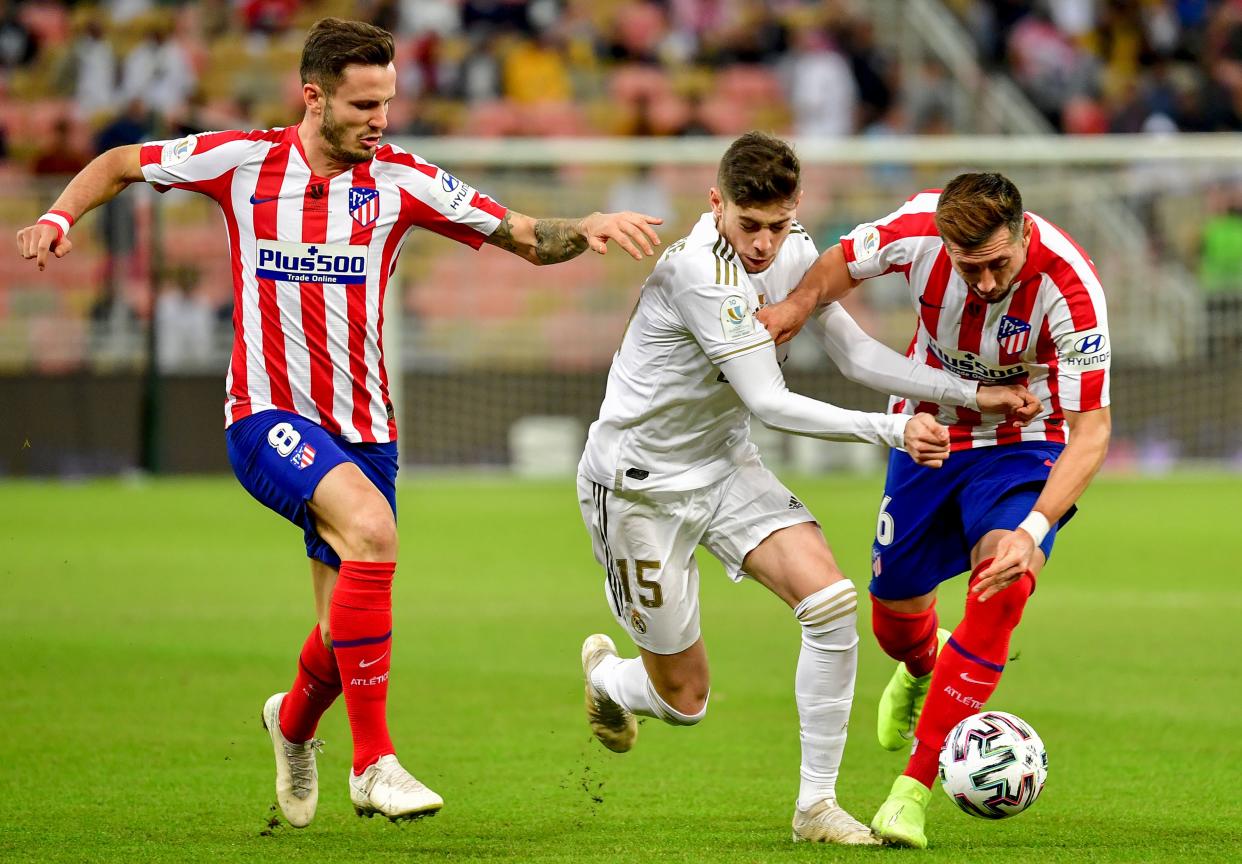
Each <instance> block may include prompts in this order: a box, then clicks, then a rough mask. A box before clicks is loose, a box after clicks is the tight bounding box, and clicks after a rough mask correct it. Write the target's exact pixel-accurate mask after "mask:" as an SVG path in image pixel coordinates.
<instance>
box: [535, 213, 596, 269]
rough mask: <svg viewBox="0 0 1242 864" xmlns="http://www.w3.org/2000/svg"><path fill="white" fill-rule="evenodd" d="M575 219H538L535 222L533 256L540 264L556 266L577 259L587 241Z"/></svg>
mask: <svg viewBox="0 0 1242 864" xmlns="http://www.w3.org/2000/svg"><path fill="white" fill-rule="evenodd" d="M578 224H579V223H578V220H577V219H539V220H537V221H536V222H535V256H536V257H537V258H538V259H539V263H540V264H557V263H559V262H561V261H568V260H569V259H571V258H577V257H578V256H579V255H581V254H582V252H583V250H585V249H586V248H587V239H586V237H584V236H583V235H582V231H581V230H580V229H579V227H578Z"/></svg>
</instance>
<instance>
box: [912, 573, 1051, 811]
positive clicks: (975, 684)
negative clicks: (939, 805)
mask: <svg viewBox="0 0 1242 864" xmlns="http://www.w3.org/2000/svg"><path fill="white" fill-rule="evenodd" d="M991 563H992V559H991V558H989V559H987V560H986V561H981V562H980V563H979V566H978V567H976V568H975V570H974V573H972V574H971V577H970V581H971V582H972V583H973V582H974V581H975V579H976V578H977V577H978V575H979V574H980V573H981V572H983V570H985V569H986V568H987V566H988V565H989V564H991ZM1034 590H1035V576H1034V574H1032V573H1031V572H1030V571H1027V572H1026V573H1024V574H1023V575H1022V577H1021V578H1020V579H1018V580H1017V581H1016V582H1014V583H1013V584H1012V585H1010V586H1009V587H1007V588H1006V589H1005V590H1003V591H1001V592H1000V593H999V594H995V595H993V596H992V597H991V598H989V599H988V601H987V602H986V603H980V602H979V595H977V594H974V593H970V592H967V594H966V615H965V617H964V618H962V623H961V624H958V625H957V629H956V630H954V631H953V636H952V637H951V638H950V639H949V644H948V645H946V646H945V650H944V651H942V652H941V653H940V657H939V659H937V661H936V668H935V671H934V672H933V673H932V680H931V686H930V687H929V688H928V691H927V702H925V703H924V704H923V714H922V715H921V716H920V717H919V725H918V726H917V727H916V728H915V730H914V738H915V745H914V752H913V753H911V754H910V762H909V764H907V765H906V770H905V771H904V772H903V773H904V774H906V775H907V776H909V777H913V778H914V779H915V780H918V781H919V782H920V783H922V784H923V785H924V786H927V787H929V788H930V787H931V785H932V783H933V782H934V781H935V779H936V771H937V770H938V769H937V766H938V763H939V759H940V748H941V747H942V746H943V745H944V739H945V736H946V735H948V734H949V730H950V729H952V728H953V727H954V726H956V725H957V724H958V723H959V722H961V721H962V720H965V719H966V718H967V717H969V716H970V715H971V714H977V713H979V712H980V711H982V710H983V706H984V703H986V702H987V701H988V698H989V697H990V696H991V695H992V693H993V692H995V690H996V685H997V684H999V683H1000V676H1001V672H1003V671H1004V669H1005V660H1006V659H1008V657H1009V637H1010V636H1011V635H1012V634H1013V630H1014V628H1015V627H1017V626H1018V621H1020V620H1021V619H1022V609H1023V607H1024V606H1026V601H1027V598H1028V597H1030V596H1031V592H1032V591H1034Z"/></svg>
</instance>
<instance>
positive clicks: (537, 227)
mask: <svg viewBox="0 0 1242 864" xmlns="http://www.w3.org/2000/svg"><path fill="white" fill-rule="evenodd" d="M393 54H394V46H393V38H392V35H391V34H390V33H388V32H387V31H385V30H382V29H380V28H378V27H373V26H371V25H369V24H364V23H361V22H356V21H342V20H340V19H335V18H325V19H323V20H321V21H319V22H317V23H316V24H315V25H314V26H313V27H312V28H311V30H310V32H309V34H308V35H307V38H306V44H305V46H304V48H303V52H302V61H301V76H302V96H303V100H304V102H305V113H304V115H303V118H302V122H301V123H299V124H298V125H296V126H290V127H286V128H283V129H265V130H255V131H252V132H209V133H203V134H200V135H190V136H187V137H185V138H182V139H180V140H177V141H156V142H151V143H149V144H145V145H134V146H132V147H118V148H115V149H113V150H110V151H108V152H107V153H104V154H103V155H102V156H100V157H99V158H97V159H95V160H94V161H93V162H91V164H90V165H88V166H87V167H86V168H85V169H84V170H83V171H82V172H81V173H79V174H78V175H77V176H76V177H75V178H74V179H73V180H72V181H71V182H70V183H69V185H68V187H66V189H65V190H64V192H62V193H61V195H60V197H59V198H58V199H57V201H56V203H55V204H54V205H53V207H52V209H51V210H50V211H49V212H48V213H47V214H45V215H44V216H43V217H42V218H40V219H39V221H38V222H37V223H36V224H35V225H31V226H29V227H27V228H23V229H22V230H21V231H20V232H18V235H17V244H18V249H19V251H20V252H21V254H22V256H23V257H25V258H28V259H29V258H34V259H37V263H38V266H39V269H40V270H42V269H43V268H44V266H46V264H47V261H48V260H49V258H50V257H55V258H63V257H64V256H65V255H66V254H68V253H69V251H70V249H71V248H72V243H71V241H70V240H69V238H68V236H67V235H68V232H69V230H70V227H71V226H72V224H73V222H74V221H75V220H76V219H79V218H81V216H82V214H84V213H86V212H87V211H88V210H91V209H92V208H94V207H97V206H99V205H100V204H103V203H104V202H106V201H108V200H110V199H111V198H113V197H115V196H116V195H118V194H119V193H120V192H121V191H122V190H123V189H125V187H126V186H128V185H129V184H130V183H136V182H140V181H145V182H149V183H151V184H153V185H155V186H156V188H157V189H160V190H161V191H164V190H166V189H168V188H178V189H186V190H191V191H194V192H198V193H201V194H203V195H207V196H208V197H210V198H212V199H213V200H214V201H215V202H216V203H217V204H218V205H219V206H220V209H221V212H222V213H223V215H224V223H225V226H226V229H227V231H228V238H229V249H230V252H231V257H232V273H233V290H234V300H235V312H234V315H233V328H234V344H233V355H232V359H231V361H230V364H229V374H228V383H227V389H228V399H227V402H226V404H225V427H226V432H225V437H226V442H227V445H228V452H229V460H230V463H231V464H232V466H233V470H234V472H235V473H236V475H237V478H238V480H240V481H241V483H242V485H243V486H244V487H245V488H246V490H247V491H249V492H250V493H251V494H252V495H253V496H254V497H255V498H256V499H258V500H259V501H260V502H261V503H263V504H264V505H266V506H267V507H269V508H270V509H272V510H274V511H276V512H277V513H279V514H281V515H282V516H284V517H285V518H287V519H289V520H290V521H291V522H293V523H294V524H296V525H298V526H299V527H300V528H302V529H303V532H304V535H305V546H306V553H307V556H308V557H309V558H310V562H311V577H312V583H313V588H314V595H315V609H316V613H317V621H316V624H315V626H314V627H313V628H312V630H311V632H310V635H309V636H308V637H307V638H306V641H305V644H304V645H303V646H302V650H301V653H300V655H299V657H298V666H297V673H296V677H295V678H294V681H293V685H292V686H291V687H290V688H289V690H288V691H287V692H282V693H276V694H274V695H273V696H272V697H271V698H269V699H268V700H267V702H266V703H265V705H264V706H263V711H262V718H263V725H264V726H265V727H266V728H267V731H268V734H269V736H270V738H271V744H272V748H273V752H274V754H275V759H276V799H277V801H278V803H279V804H280V807H281V811H282V812H283V813H284V815H285V818H286V819H287V820H288V821H289V824H291V825H293V826H294V827H299V828H300V827H303V826H305V825H307V824H308V823H309V822H310V821H311V819H312V818H313V817H314V815H315V809H316V804H317V802H318V797H319V786H318V773H317V768H316V762H315V750H316V748H317V747H318V746H319V745H320V744H321V743H322V742H320V741H318V739H316V738H314V732H315V728H316V726H317V724H318V722H319V718H320V717H321V716H322V715H323V713H324V712H325V711H326V710H327V709H328V707H329V706H330V705H331V704H332V703H333V702H334V701H335V700H336V698H337V697H338V696H340V695H342V694H343V695H344V699H345V708H346V712H347V713H348V715H349V725H350V732H351V734H352V737H353V745H354V746H353V756H354V758H353V768H352V770H351V771H350V774H349V796H350V800H351V802H352V803H353V806H354V809H355V810H356V812H357V813H358V814H359V815H374V814H376V813H378V814H380V815H383V816H387V817H389V818H390V819H404V818H413V817H416V816H421V815H427V814H430V813H434V812H436V811H437V810H439V809H440V807H441V806H442V805H443V801H442V800H441V798H440V796H439V795H437V794H436V793H435V792H433V791H432V790H431V789H429V788H427V787H426V786H425V785H424V784H422V783H420V782H419V781H418V780H416V779H415V778H414V777H413V776H412V775H411V774H410V773H409V772H408V771H407V770H406V769H405V768H404V767H403V766H402V765H401V763H400V762H399V761H398V760H397V757H396V753H395V748H394V747H393V744H392V740H391V738H390V737H389V734H388V722H387V716H386V713H387V698H388V679H389V669H390V665H391V660H392V630H393V615H392V581H393V574H394V571H395V569H396V556H397V523H396V473H397V453H396V436H397V427H396V420H395V417H394V413H393V407H392V403H391V401H390V399H389V398H388V378H387V373H386V371H385V368H384V359H383V356H384V355H383V340H382V335H381V324H382V320H383V316H382V309H383V297H384V292H385V289H386V287H387V284H388V279H389V278H390V276H391V275H392V273H393V272H394V269H395V266H396V259H397V256H398V254H399V253H400V251H401V247H402V245H403V243H404V242H405V239H406V237H407V235H408V232H409V231H410V230H411V229H413V228H421V229H425V230H429V231H434V232H435V233H437V234H440V235H442V236H444V237H448V238H450V239H453V240H456V241H458V242H460V243H464V244H466V245H469V246H470V247H472V248H474V249H477V248H479V247H480V246H481V245H482V244H483V243H490V244H492V245H494V246H498V247H500V248H502V249H505V250H506V251H509V252H512V253H514V254H516V255H519V256H521V257H523V258H525V259H527V260H529V261H531V262H532V263H536V264H553V263H557V262H560V261H567V260H569V259H570V258H574V257H576V256H577V255H579V254H580V253H582V252H583V251H584V250H586V249H587V248H588V247H589V248H591V249H593V250H594V251H596V252H598V253H601V254H602V253H604V252H605V251H606V249H607V243H608V242H609V241H613V242H616V243H617V244H618V245H619V246H621V247H622V248H623V249H625V250H626V251H627V252H629V253H630V254H631V255H632V256H633V257H635V258H641V257H643V255H644V254H647V255H650V254H652V244H653V243H657V242H658V238H657V237H656V234H655V232H654V231H653V230H652V229H651V227H650V225H652V224H658V223H659V222H660V221H661V220H659V219H655V218H652V217H647V216H643V215H641V214H637V213H611V214H609V213H593V214H591V215H590V216H587V217H584V218H582V219H534V218H532V217H529V216H525V215H523V214H521V213H517V212H515V211H512V210H509V209H507V208H505V207H504V206H503V205H501V204H499V203H497V202H496V201H494V200H492V199H491V198H489V197H488V196H486V195H484V194H482V193H480V192H478V191H476V190H475V189H473V188H471V187H470V186H469V185H468V184H466V183H464V182H462V181H461V180H459V179H458V178H456V177H454V176H453V175H452V174H449V173H448V172H447V171H444V170H442V169H440V168H438V167H436V166H435V165H432V164H430V163H428V162H426V161H424V160H422V159H420V158H419V157H417V156H415V155H413V154H410V153H406V152H404V151H403V150H401V149H400V148H399V147H394V146H391V145H389V144H387V143H384V142H382V140H381V139H382V137H383V133H384V130H385V128H386V127H387V125H388V120H387V115H388V105H389V103H390V102H391V101H392V99H393V97H394V96H395V94H396V89H395V82H396V77H397V72H396V69H395V67H394V66H393V62H392V61H393Z"/></svg>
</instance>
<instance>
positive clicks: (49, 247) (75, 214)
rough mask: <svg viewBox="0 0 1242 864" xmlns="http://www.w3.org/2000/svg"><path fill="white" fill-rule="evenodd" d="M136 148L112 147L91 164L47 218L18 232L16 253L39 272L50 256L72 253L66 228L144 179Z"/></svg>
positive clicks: (49, 211)
mask: <svg viewBox="0 0 1242 864" xmlns="http://www.w3.org/2000/svg"><path fill="white" fill-rule="evenodd" d="M141 150H142V147H141V145H139V144H130V145H127V146H124V147H114V148H113V149H111V150H109V151H107V152H106V153H101V154H100V155H99V156H96V157H95V158H94V159H93V160H91V162H90V164H88V165H87V166H86V167H85V168H83V169H82V170H81V171H79V172H78V173H77V175H76V176H75V177H74V178H73V179H72V180H70V181H69V185H68V186H66V187H65V190H64V191H63V192H61V193H60V197H59V198H57V199H56V203H54V204H53V205H52V206H51V208H50V209H49V210H48V214H49V215H47V216H44V217H43V218H41V219H40V220H39V221H38V222H36V223H35V224H33V225H27V226H26V227H25V228H23V229H21V230H20V231H18V232H17V251H18V252H19V253H21V256H22V257H23V258H25V259H27V260H29V259H31V258H34V259H35V260H36V263H38V265H39V269H40V270H42V269H43V268H44V267H45V266H46V265H47V256H48V253H49V252H50V253H51V254H52V255H54V256H55V257H57V258H64V257H65V256H66V255H68V254H69V252H70V250H71V249H73V243H72V241H70V240H69V237H68V229H69V226H70V225H72V224H73V223H74V222H76V221H77V220H78V219H81V218H82V215H83V214H85V213H87V212H89V211H91V210H93V209H95V208H96V207H98V206H99V205H100V204H104V203H106V202H108V201H111V200H112V199H113V198H115V197H116V196H117V195H119V194H121V192H122V190H124V189H125V187H126V186H128V185H129V184H130V183H135V182H137V181H139V180H142V179H143V176H142V163H141V161H140V159H139V153H140V151H141Z"/></svg>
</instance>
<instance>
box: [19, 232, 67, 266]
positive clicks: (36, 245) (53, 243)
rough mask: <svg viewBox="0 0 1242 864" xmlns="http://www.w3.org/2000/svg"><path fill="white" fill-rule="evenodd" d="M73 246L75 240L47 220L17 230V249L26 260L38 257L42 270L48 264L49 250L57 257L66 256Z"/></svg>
mask: <svg viewBox="0 0 1242 864" xmlns="http://www.w3.org/2000/svg"><path fill="white" fill-rule="evenodd" d="M72 248H73V241H71V240H70V239H69V236H68V235H67V234H65V233H64V232H63V231H62V230H60V229H59V228H57V227H56V226H55V225H50V224H48V223H47V222H36V223H35V224H34V225H27V226H26V227H25V228H23V229H22V230H20V231H18V232H17V251H18V252H20V253H21V256H22V257H23V258H25V259H26V260H30V259H31V258H34V259H36V260H37V262H38V264H39V269H40V270H42V269H43V268H44V267H45V266H46V265H47V255H48V253H49V252H51V253H52V254H53V255H55V256H56V257H57V258H64V257H65V256H66V255H68V254H69V250H71V249H72Z"/></svg>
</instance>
